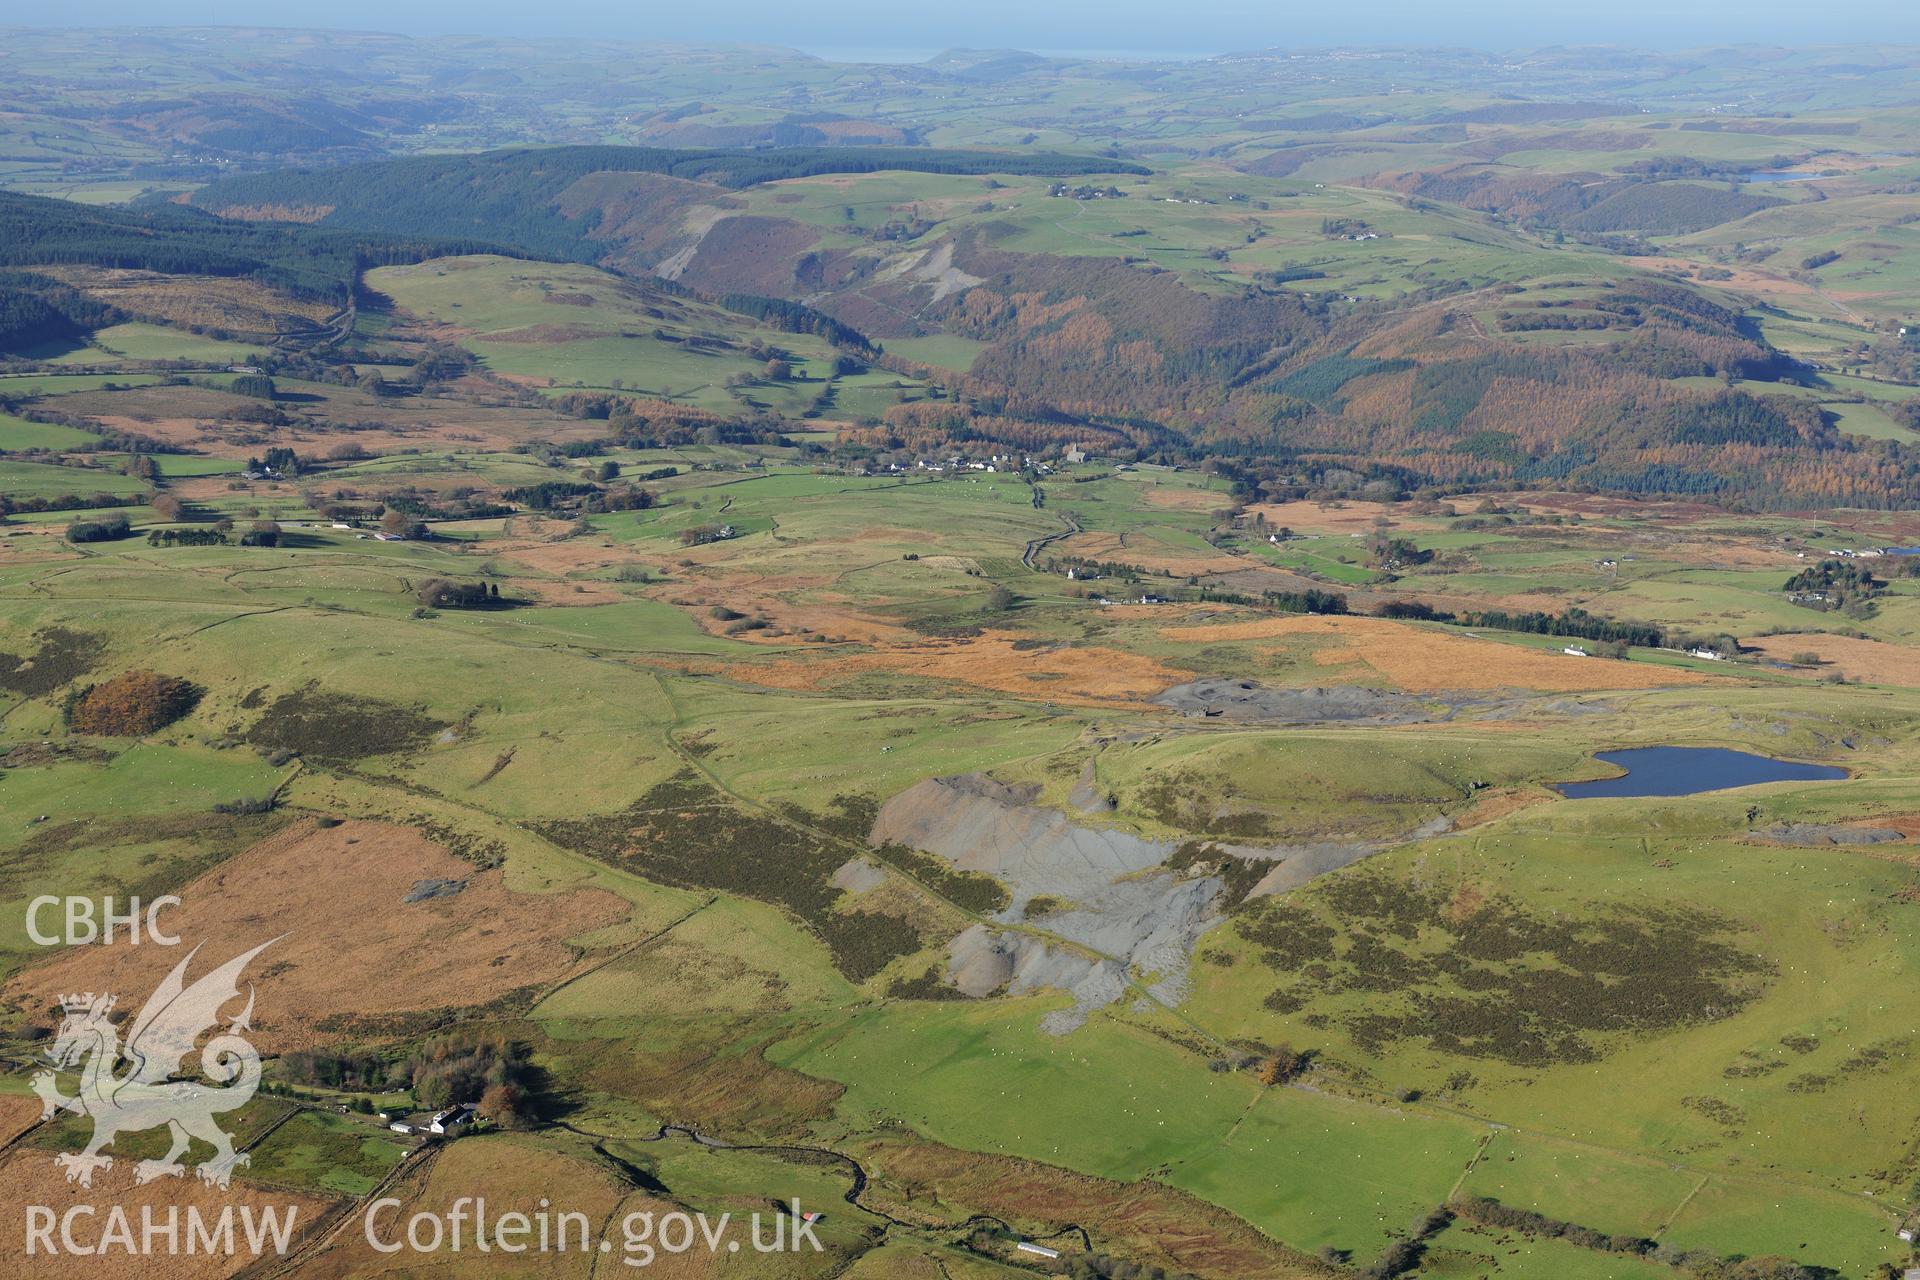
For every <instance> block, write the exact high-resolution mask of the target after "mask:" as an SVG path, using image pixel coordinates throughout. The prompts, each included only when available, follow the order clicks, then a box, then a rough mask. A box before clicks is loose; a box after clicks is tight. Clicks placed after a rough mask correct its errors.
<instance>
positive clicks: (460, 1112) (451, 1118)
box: [427, 1103, 473, 1134]
mask: <svg viewBox="0 0 1920 1280" xmlns="http://www.w3.org/2000/svg"><path fill="white" fill-rule="evenodd" d="M471 1123H473V1108H472V1107H469V1106H467V1105H466V1104H464V1103H456V1104H455V1105H453V1106H451V1107H448V1108H447V1109H446V1110H444V1111H436V1112H435V1113H434V1116H433V1119H432V1120H430V1121H428V1123H427V1132H428V1133H441V1134H446V1133H452V1132H453V1131H454V1130H455V1129H458V1128H460V1127H461V1126H462V1125H466V1124H471Z"/></svg>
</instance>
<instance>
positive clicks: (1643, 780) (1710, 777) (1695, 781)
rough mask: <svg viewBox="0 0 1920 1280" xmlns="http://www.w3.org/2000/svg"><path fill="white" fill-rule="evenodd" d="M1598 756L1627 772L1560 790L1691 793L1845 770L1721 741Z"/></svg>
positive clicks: (1827, 776)
mask: <svg viewBox="0 0 1920 1280" xmlns="http://www.w3.org/2000/svg"><path fill="white" fill-rule="evenodd" d="M1596 758H1597V759H1600V760H1604V761H1606V762H1607V763H1608V764H1613V765H1618V766H1620V767H1621V768H1622V769H1625V770H1626V772H1625V773H1623V774H1621V775H1620V776H1619V777H1617V778H1599V779H1596V780H1594V781H1592V782H1563V783H1561V784H1560V785H1559V787H1558V790H1559V792H1560V794H1561V795H1563V796H1566V797H1568V798H1569V799H1572V800H1582V799H1587V798H1589V797H1593V796H1690V795H1693V794H1695V793H1696V792H1701V791H1724V790H1726V789H1727V788H1728V787H1750V786H1752V785H1754V784H1755V783H1757V782H1825V781H1830V780H1833V779H1836V778H1844V777H1846V776H1847V771H1846V770H1845V769H1839V768H1835V767H1834V766H1832V765H1825V764H1802V763H1800V762H1799V761H1797V760H1775V759H1773V758H1771V757H1769V756H1756V755H1751V754H1749V753H1747V752H1745V751H1729V750H1727V749H1726V748H1725V747H1634V748H1632V749H1630V750H1627V751H1602V752H1600V753H1599V754H1598V755H1597V757H1596Z"/></svg>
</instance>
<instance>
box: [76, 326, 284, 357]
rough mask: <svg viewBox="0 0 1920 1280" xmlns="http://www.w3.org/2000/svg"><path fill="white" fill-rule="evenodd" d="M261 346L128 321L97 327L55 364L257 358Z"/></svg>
mask: <svg viewBox="0 0 1920 1280" xmlns="http://www.w3.org/2000/svg"><path fill="white" fill-rule="evenodd" d="M259 354H260V348H258V347H249V346H245V345H243V344H241V343H237V342H223V341H220V340H219V339H217V338H206V337H201V336H200V335H199V334H195V333H189V332H187V331H186V330H185V329H174V328H169V327H167V326H165V325H157V324H146V323H144V322H141V321H130V322H128V323H126V324H116V325H109V326H108V327H107V328H105V329H101V330H98V331H97V332H95V333H94V335H93V337H92V338H91V340H90V345H88V346H86V347H82V348H80V349H78V350H76V351H71V352H68V353H67V354H66V355H64V356H61V357H59V358H58V359H56V360H55V361H54V362H53V363H55V364H99V363H103V361H102V360H101V356H102V355H105V356H106V357H108V359H109V360H128V361H141V360H194V361H202V362H205V363H208V364H231V363H236V362H239V363H244V362H245V361H247V360H250V359H254V358H257V357H258V356H259Z"/></svg>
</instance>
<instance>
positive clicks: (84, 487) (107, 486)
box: [0, 457, 147, 498]
mask: <svg viewBox="0 0 1920 1280" xmlns="http://www.w3.org/2000/svg"><path fill="white" fill-rule="evenodd" d="M146 487H147V486H146V485H145V483H143V482H142V481H140V480H138V479H136V478H135V477H133V476H126V475H121V474H120V473H119V472H118V471H107V470H103V469H100V468H97V467H62V466H55V465H53V464H51V463H46V462H26V461H23V460H21V459H19V458H8V457H0V493H4V494H6V495H7V496H9V497H12V498H57V497H64V496H70V495H75V494H78V495H92V494H96V493H110V494H114V495H116V496H118V495H123V494H136V493H143V492H145V490H146Z"/></svg>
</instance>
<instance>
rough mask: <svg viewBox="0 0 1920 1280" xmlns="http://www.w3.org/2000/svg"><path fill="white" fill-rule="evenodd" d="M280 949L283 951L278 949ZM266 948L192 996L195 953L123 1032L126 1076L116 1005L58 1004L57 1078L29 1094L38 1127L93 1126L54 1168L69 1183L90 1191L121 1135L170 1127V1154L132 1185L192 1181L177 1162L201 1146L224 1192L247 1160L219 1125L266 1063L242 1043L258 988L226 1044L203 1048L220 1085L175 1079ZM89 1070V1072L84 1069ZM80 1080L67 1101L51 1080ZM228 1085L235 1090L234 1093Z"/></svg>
mask: <svg viewBox="0 0 1920 1280" xmlns="http://www.w3.org/2000/svg"><path fill="white" fill-rule="evenodd" d="M274 941H278V939H275V940H274ZM272 945H273V942H263V943H261V944H260V945H259V946H257V947H255V948H254V949H253V950H251V951H249V952H247V953H246V954H244V955H241V956H238V957H236V958H234V959H232V960H229V961H227V963H226V964H224V965H221V966H220V967H219V968H218V969H215V970H214V971H213V972H212V973H210V974H208V975H207V976H206V977H204V978H201V979H200V980H199V981H197V982H195V983H194V984H193V985H192V986H188V985H186V973H187V965H188V964H190V963H191V962H192V960H193V957H194V956H195V955H197V954H199V951H200V948H199V947H195V948H194V949H193V950H192V951H190V952H188V953H187V958H186V959H185V960H182V961H181V962H180V963H179V964H177V965H175V966H174V967H173V972H172V973H170V974H168V975H167V977H166V980H165V981H164V982H162V983H161V984H160V987H159V989H158V990H156V991H155V992H154V993H153V995H152V997H151V998H150V999H148V1001H147V1003H146V1005H145V1006H144V1007H142V1008H141V1010H140V1014H139V1016H138V1017H136V1018H135V1019H134V1020H133V1026H132V1027H131V1028H130V1029H129V1030H128V1032H127V1043H126V1048H125V1050H124V1053H125V1057H126V1060H127V1063H128V1067H129V1070H128V1071H127V1072H126V1074H125V1075H117V1074H115V1072H116V1070H117V1069H118V1068H119V1066H120V1060H121V1056H122V1049H121V1047H120V1038H119V1035H118V1033H116V1032H115V1030H114V1027H113V1023H112V1022H111V1021H110V1020H109V1019H108V1017H107V1015H108V1014H109V1013H111V1012H112V1010H113V1005H114V1000H115V999H116V997H114V996H112V995H105V994H103V995H100V996H95V995H94V994H93V993H92V992H88V993H86V994H85V995H76V996H62V997H61V998H60V1007H61V1009H62V1011H63V1012H64V1013H65V1015H66V1016H65V1018H64V1019H63V1020H62V1022H61V1024H60V1032H59V1034H58V1035H56V1036H55V1037H54V1041H53V1047H52V1048H51V1049H49V1050H48V1051H47V1058H48V1060H49V1061H50V1062H52V1064H53V1067H54V1071H41V1072H39V1073H37V1074H36V1075H35V1076H34V1077H33V1091H34V1092H35V1093H37V1094H39V1095H40V1102H41V1112H40V1118H41V1119H42V1120H46V1119H51V1118H52V1117H53V1115H54V1113H55V1112H57V1111H60V1110H67V1111H72V1112H76V1113H77V1114H80V1115H83V1116H87V1117H89V1118H90V1119H92V1121H93V1137H92V1139H91V1140H90V1141H89V1142H88V1143H87V1146H86V1149H85V1150H84V1151H82V1152H80V1153H79V1154H77V1155H75V1154H72V1153H63V1154H61V1155H59V1156H56V1157H55V1158H54V1159H55V1162H56V1163H58V1164H59V1165H60V1166H61V1167H63V1168H64V1169H66V1171H67V1181H68V1182H78V1183H79V1184H80V1185H81V1186H83V1187H91V1186H92V1185H93V1174H94V1170H96V1169H110V1168H112V1167H113V1157H112V1156H104V1155H101V1154H100V1148H102V1147H104V1146H107V1145H109V1144H110V1143H112V1142H113V1140H114V1138H115V1137H116V1136H117V1135H119V1134H121V1133H137V1132H139V1131H140V1130H143V1129H157V1128H159V1127H160V1126H161V1125H166V1126H167V1127H168V1128H169V1129H171V1130H172V1131H173V1146H172V1148H171V1149H170V1150H169V1151H168V1152H167V1154H166V1155H165V1156H163V1157H162V1158H160V1159H158V1160H142V1161H140V1163H139V1164H138V1165H136V1166H135V1167H134V1181H135V1182H136V1183H147V1182H151V1181H153V1180H154V1179H155V1178H161V1177H168V1176H172V1177H179V1176H180V1175H181V1174H183V1173H185V1172H186V1166H185V1165H183V1164H181V1163H180V1157H181V1155H182V1154H184V1153H185V1151H186V1150H187V1146H188V1144H189V1142H190V1141H191V1140H192V1139H194V1138H198V1139H200V1140H201V1141H202V1142H205V1143H207V1144H209V1145H210V1146H212V1147H213V1150H214V1156H213V1159H211V1160H209V1161H207V1162H206V1163H205V1164H202V1165H200V1166H199V1167H198V1169H197V1170H196V1172H198V1173H199V1175H200V1179H201V1181H203V1182H206V1183H208V1184H210V1185H213V1186H217V1187H221V1188H223V1189H224V1188H225V1187H226V1186H227V1184H228V1182H229V1180H230V1179H231V1178H232V1177H233V1171H234V1170H235V1169H236V1168H238V1167H239V1166H241V1165H243V1164H246V1163H247V1157H246V1156H244V1155H241V1154H239V1153H237V1152H235V1151H234V1149H233V1143H232V1141H231V1140H230V1139H229V1138H228V1137H227V1135H226V1133H225V1132H223V1131H222V1130H221V1128H220V1126H219V1125H217V1124H215V1123H214V1117H215V1116H217V1115H219V1114H220V1113H222V1112H225V1111H232V1110H234V1109H235V1108H236V1107H240V1106H243V1105H245V1103H246V1101H247V1100H248V1099H249V1098H251V1097H253V1093H254V1090H255V1089H257V1088H259V1086H260V1055H259V1053H257V1052H256V1051H255V1050H254V1047H253V1046H252V1045H251V1044H248V1043H247V1041H246V1040H245V1039H244V1038H243V1037H242V1036H241V1034H240V1033H241V1032H243V1031H248V1030H250V1029H251V1028H250V1027H249V1026H248V1019H249V1018H250V1017H252V1015H253V988H252V986H251V985H249V986H248V988H247V1007H246V1008H245V1009H243V1010H242V1011H241V1012H240V1015H239V1016H238V1017H236V1018H235V1019H234V1020H233V1021H232V1022H230V1023H229V1024H228V1025H227V1028H226V1030H225V1031H224V1032H222V1033H221V1034H218V1035H216V1036H214V1037H213V1039H211V1040H209V1041H207V1043H206V1045H205V1047H203V1048H202V1049H201V1050H200V1069H201V1071H203V1072H204V1073H205V1074H206V1075H207V1077H208V1078H209V1079H210V1080H212V1081H213V1082H214V1083H215V1084H221V1085H225V1087H224V1088H210V1087H208V1085H207V1084H206V1083H205V1082H204V1081H200V1080H174V1079H171V1078H170V1077H172V1076H173V1075H174V1073H175V1072H177V1071H179V1070H180V1069H181V1068H182V1067H183V1066H184V1065H185V1060H186V1058H187V1055H188V1054H190V1053H192V1052H193V1047H194V1043H195V1041H197V1040H199V1038H200V1035H201V1033H202V1032H204V1031H206V1030H208V1029H209V1028H213V1027H216V1026H218V1025H219V1022H220V1010H221V1009H222V1008H223V1007H224V1006H225V1005H226V1004H227V1002H228V1001H230V1000H234V999H236V998H238V997H239V995H240V990H239V982H240V974H241V972H242V971H243V970H245V969H246V967H247V962H248V961H250V960H252V959H253V958H254V957H255V956H257V955H259V954H260V953H261V952H262V951H265V950H266V949H267V948H268V947H270V946H272ZM83 1060H84V1063H85V1065H84V1066H82V1065H81V1063H82V1061H83ZM76 1069H78V1070H79V1072H80V1092H79V1093H78V1094H76V1095H75V1096H73V1097H67V1096H65V1095H63V1094H62V1093H61V1092H60V1088H59V1084H58V1081H57V1078H56V1076H55V1074H54V1072H55V1071H69V1072H70V1071H73V1070H76ZM228 1081H232V1083H231V1084H228V1083H227V1082H228Z"/></svg>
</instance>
